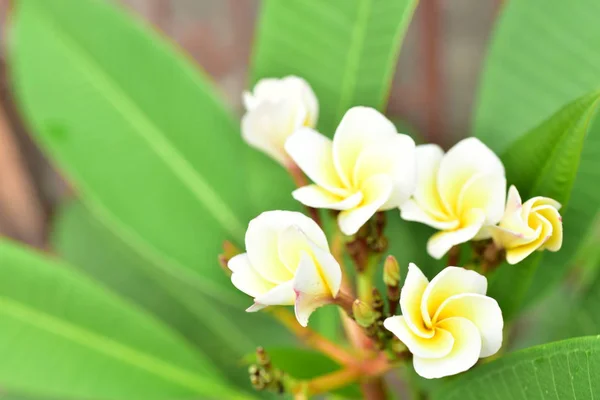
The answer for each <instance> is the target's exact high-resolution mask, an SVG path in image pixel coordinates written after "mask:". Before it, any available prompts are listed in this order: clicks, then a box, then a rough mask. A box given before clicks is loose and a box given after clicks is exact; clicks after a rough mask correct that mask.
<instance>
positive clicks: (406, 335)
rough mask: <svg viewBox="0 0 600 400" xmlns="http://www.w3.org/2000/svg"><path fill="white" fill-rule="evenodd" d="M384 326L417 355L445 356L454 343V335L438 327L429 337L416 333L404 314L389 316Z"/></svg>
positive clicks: (424, 356) (427, 356)
mask: <svg viewBox="0 0 600 400" xmlns="http://www.w3.org/2000/svg"><path fill="white" fill-rule="evenodd" d="M383 326H384V327H385V329H387V330H388V331H390V332H392V333H393V334H394V335H395V336H396V337H397V338H398V339H400V341H402V343H404V344H405V345H406V347H408V350H410V352H411V353H412V354H413V355H414V356H415V357H423V358H434V359H436V358H441V357H445V356H447V355H448V354H449V353H450V351H451V350H452V347H453V345H454V338H453V337H452V335H451V334H450V333H449V332H448V331H446V330H443V329H436V330H435V331H434V332H433V335H432V336H431V337H429V338H423V337H421V336H418V335H415V333H414V332H413V331H412V330H411V329H410V327H409V326H408V324H407V323H406V319H405V318H404V316H395V317H389V318H387V319H386V320H385V321H383Z"/></svg>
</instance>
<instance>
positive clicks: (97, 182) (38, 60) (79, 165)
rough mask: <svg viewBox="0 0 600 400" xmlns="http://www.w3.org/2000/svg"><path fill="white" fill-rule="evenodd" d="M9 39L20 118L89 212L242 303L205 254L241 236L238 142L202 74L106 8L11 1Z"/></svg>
mask: <svg viewBox="0 0 600 400" xmlns="http://www.w3.org/2000/svg"><path fill="white" fill-rule="evenodd" d="M12 33H13V35H14V36H13V39H14V46H12V49H13V53H12V57H11V71H12V73H13V82H14V88H15V92H16V94H17V98H18V101H19V103H20V106H21V110H22V111H23V112H24V114H25V116H26V117H27V119H28V121H29V123H30V124H31V125H32V132H33V133H34V134H35V137H36V139H37V140H38V141H39V143H40V144H41V145H42V146H43V147H44V148H45V149H46V150H47V151H48V152H49V154H50V155H51V156H52V157H53V159H54V160H55V161H56V162H57V164H58V165H59V166H60V167H61V168H62V170H63V171H64V172H65V173H66V175H67V176H68V177H69V178H70V180H71V182H73V183H74V184H75V186H76V187H77V188H78V189H79V190H80V193H81V196H82V198H83V200H84V202H85V203H86V205H87V206H88V207H89V209H90V210H92V212H93V213H94V214H95V216H96V217H98V218H100V219H101V220H102V221H103V223H104V224H105V225H106V226H108V227H109V229H110V230H111V231H112V232H113V233H114V234H115V235H117V236H118V237H119V238H120V239H121V240H123V241H124V242H126V243H127V244H128V246H130V247H132V248H134V249H135V250H136V251H137V252H139V253H141V254H144V256H145V257H146V258H149V259H152V264H153V265H154V266H156V267H159V268H161V269H162V271H163V273H165V274H168V275H171V276H173V277H175V278H176V279H178V280H180V281H182V282H185V283H186V284H187V285H189V286H190V287H191V288H193V289H194V290H196V291H200V292H202V293H204V294H206V295H209V296H212V297H214V298H217V299H219V300H221V301H223V302H228V303H233V304H238V305H239V304H242V302H243V301H244V298H243V297H242V295H241V294H240V293H238V292H237V291H236V290H235V289H233V288H232V286H231V284H230V282H229V280H228V279H227V278H226V277H225V276H224V275H223V274H222V273H221V271H219V269H218V268H216V267H215V266H216V263H215V256H216V254H218V252H219V249H220V246H221V242H222V240H223V239H225V238H230V239H234V240H236V241H238V242H241V240H242V236H243V233H244V230H245V223H246V219H247V217H248V213H249V207H250V205H249V204H248V203H249V202H248V201H247V199H246V196H245V194H246V187H245V185H244V183H245V181H244V176H243V173H241V172H240V170H243V164H241V163H242V161H240V160H241V159H242V156H243V151H245V150H244V149H245V146H244V144H243V143H242V141H241V139H240V137H239V136H240V135H239V132H238V125H237V123H236V122H235V121H234V119H233V118H232V115H230V114H229V112H228V111H227V110H226V109H225V108H224V105H223V104H222V102H221V100H220V99H218V98H217V97H216V96H215V94H214V88H213V87H212V86H211V85H210V84H209V83H208V81H207V80H206V79H205V77H204V76H202V75H201V74H200V73H199V72H198V71H197V70H196V68H195V67H194V66H192V65H191V64H190V63H189V62H188V61H187V60H186V58H185V57H183V56H181V55H179V54H177V53H175V52H174V51H173V49H171V48H170V47H169V46H168V45H167V44H166V43H165V42H164V40H163V39H162V38H161V37H159V36H158V35H157V34H154V33H152V32H151V31H150V30H149V29H147V28H146V27H144V26H143V24H142V23H140V22H139V21H136V20H133V19H131V17H129V16H127V15H125V14H123V13H121V12H119V11H118V10H117V9H116V8H114V6H113V5H110V4H109V3H108V2H104V1H96V0H63V1H45V0H23V1H19V2H18V3H16V12H15V15H14V26H13V32H12ZM40 65H43V66H44V67H43V68H40V67H39V66H40ZM240 164H241V167H237V166H238V165H240Z"/></svg>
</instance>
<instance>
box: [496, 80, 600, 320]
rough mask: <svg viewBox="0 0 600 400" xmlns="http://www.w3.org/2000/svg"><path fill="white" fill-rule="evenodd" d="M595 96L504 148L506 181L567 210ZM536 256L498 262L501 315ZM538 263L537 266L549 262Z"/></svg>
mask: <svg viewBox="0 0 600 400" xmlns="http://www.w3.org/2000/svg"><path fill="white" fill-rule="evenodd" d="M599 100H600V92H593V93H590V94H587V95H585V96H583V97H581V98H579V99H577V100H575V101H573V102H571V103H569V104H568V105H566V106H565V107H563V108H561V109H560V110H559V111H558V112H556V113H555V114H554V115H553V116H552V117H550V118H549V119H548V120H546V121H544V122H542V124H541V125H539V126H538V127H536V128H534V129H532V130H531V131H529V132H528V133H526V134H524V135H523V136H521V137H520V138H519V139H518V140H516V141H515V142H514V143H513V144H512V145H511V146H510V147H509V148H508V149H507V150H506V151H505V153H504V155H503V157H502V160H503V162H504V165H505V167H506V176H507V179H508V182H509V184H514V185H515V186H517V189H519V190H520V193H521V196H522V197H523V198H524V199H528V198H529V197H533V196H547V197H551V198H553V199H555V200H557V201H558V202H560V203H561V204H563V207H565V209H566V205H567V202H568V200H569V196H570V194H571V189H572V187H573V183H574V181H575V178H576V176H577V170H578V167H579V162H580V156H581V152H582V149H583V145H584V142H585V140H586V137H587V136H588V131H589V127H590V123H591V121H592V120H593V117H594V115H595V114H596V111H597V108H598V101H599ZM590 206H593V205H590ZM561 212H562V209H561ZM568 233H569V232H566V233H565V235H567V234H568ZM545 259H546V258H545V257H544V260H545ZM541 260H542V257H541V255H540V254H539V253H538V254H533V255H531V256H529V257H528V258H527V259H525V260H524V261H523V262H521V263H519V264H517V265H508V264H503V265H502V266H501V267H500V268H498V269H497V270H496V273H495V274H494V276H493V277H492V279H491V280H490V284H491V287H490V294H491V295H492V296H493V297H494V298H496V299H497V300H498V301H499V303H500V305H501V306H502V309H503V311H504V314H505V317H507V318H509V317H511V316H512V315H513V314H514V313H515V312H516V311H517V310H518V307H520V305H521V303H522V302H523V299H524V297H525V295H526V293H527V290H528V289H529V286H530V285H531V283H532V282H533V280H534V275H535V273H536V269H537V268H538V266H539V264H540V261H541ZM543 264H544V265H542V266H541V267H540V268H544V269H546V268H551V267H552V266H551V265H546V263H545V262H543Z"/></svg>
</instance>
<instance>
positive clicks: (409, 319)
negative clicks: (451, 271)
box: [400, 263, 435, 339]
mask: <svg viewBox="0 0 600 400" xmlns="http://www.w3.org/2000/svg"><path fill="white" fill-rule="evenodd" d="M428 284H429V281H428V280H427V278H426V277H425V275H423V272H421V270H420V269H419V267H417V266H416V265H415V264H413V263H410V264H409V265H408V274H407V275H406V280H405V281H404V286H403V287H402V291H401V292H400V309H401V310H402V316H403V317H404V320H405V322H406V324H407V325H408V327H409V328H410V330H411V331H412V332H413V333H414V334H415V335H417V336H419V337H422V338H425V339H427V338H431V337H432V336H433V335H434V334H435V331H434V330H433V329H431V328H430V327H428V326H426V325H425V322H424V321H423V316H422V315H421V302H422V299H423V293H424V292H425V289H426V288H427V285H428ZM430 326H431V325H430Z"/></svg>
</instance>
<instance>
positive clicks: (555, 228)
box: [532, 205, 563, 251]
mask: <svg viewBox="0 0 600 400" xmlns="http://www.w3.org/2000/svg"><path fill="white" fill-rule="evenodd" d="M559 207H560V205H559ZM532 211H533V212H535V213H536V214H539V216H540V217H541V218H544V219H545V220H546V221H548V222H549V223H550V225H551V227H552V229H551V232H552V233H551V235H550V236H549V237H548V238H547V239H546V241H545V242H544V244H543V248H544V249H547V250H550V251H558V250H560V248H561V247H562V240H563V227H562V218H561V216H560V214H559V213H558V209H557V208H556V207H554V206H552V205H542V206H538V207H536V208H535V209H532Z"/></svg>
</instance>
